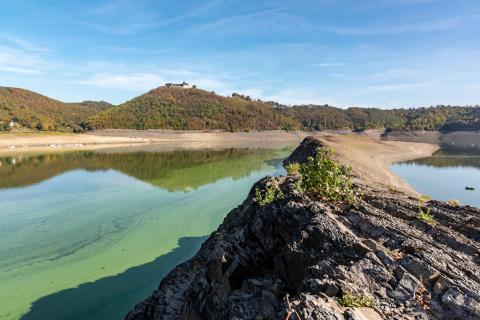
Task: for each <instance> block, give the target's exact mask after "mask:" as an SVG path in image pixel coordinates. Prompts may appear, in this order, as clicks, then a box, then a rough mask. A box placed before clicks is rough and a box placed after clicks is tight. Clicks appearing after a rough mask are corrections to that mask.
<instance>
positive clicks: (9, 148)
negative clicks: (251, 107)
mask: <svg viewBox="0 0 480 320" xmlns="http://www.w3.org/2000/svg"><path fill="white" fill-rule="evenodd" d="M318 134H320V133H318ZM318 134H316V133H312V132H303V131H291V132H287V131H259V132H221V131H209V132H205V131H163V130H143V131H140V130H101V131H91V132H88V133H81V134H80V133H79V134H75V133H57V132H39V133H36V132H32V133H27V132H25V133H23V132H19V133H13V132H10V133H3V134H0V154H3V155H6V154H18V153H31V152H55V151H75V150H93V149H101V148H105V147H113V146H129V145H132V146H133V145H140V144H163V143H165V144H167V143H168V144H172V143H197V144H200V145H205V146H209V145H212V146H215V145H230V144H231V145H238V144H240V145H241V144H242V143H243V144H244V145H246V146H247V145H248V142H249V141H252V142H265V143H268V142H269V141H272V142H289V141H290V142H296V141H298V142H300V141H301V140H302V139H303V138H304V137H306V136H308V135H318Z"/></svg>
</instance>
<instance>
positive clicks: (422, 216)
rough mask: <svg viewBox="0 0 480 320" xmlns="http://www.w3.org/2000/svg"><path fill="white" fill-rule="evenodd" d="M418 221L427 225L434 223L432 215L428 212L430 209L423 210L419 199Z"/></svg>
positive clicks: (422, 203) (422, 204)
mask: <svg viewBox="0 0 480 320" xmlns="http://www.w3.org/2000/svg"><path fill="white" fill-rule="evenodd" d="M418 220H420V221H423V222H425V223H428V224H433V223H434V222H435V219H434V217H433V214H432V213H431V212H430V208H429V207H427V208H426V209H425V210H424V202H423V201H422V198H421V197H420V198H419V199H418Z"/></svg>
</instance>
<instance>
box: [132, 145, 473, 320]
mask: <svg viewBox="0 0 480 320" xmlns="http://www.w3.org/2000/svg"><path fill="white" fill-rule="evenodd" d="M320 146H321V142H319V141H318V140H315V139H314V138H306V139H305V140H304V142H303V143H302V144H301V145H300V146H299V147H298V148H297V149H296V150H295V151H294V153H293V154H292V155H291V156H290V157H289V158H288V159H287V160H286V161H285V162H286V163H291V162H303V161H305V159H306V158H307V157H308V156H310V155H313V154H314V153H315V152H316V150H317V148H318V147H320ZM297 179H298V177H296V176H293V175H290V176H283V177H266V178H264V179H262V180H261V181H259V182H257V183H256V184H255V185H254V186H253V188H252V190H251V192H250V194H249V196H248V197H247V199H246V200H245V201H244V202H243V203H242V204H241V205H240V206H239V207H237V208H236V209H234V210H232V211H231V212H230V213H229V214H228V216H227V217H226V218H225V220H224V222H223V223H222V225H220V226H219V228H218V229H217V231H216V232H214V233H213V234H212V235H211V236H210V238H209V239H208V240H207V241H206V242H205V243H204V244H203V245H202V248H201V249H200V251H199V252H198V253H197V255H196V256H195V257H193V258H192V259H190V260H189V261H187V262H185V263H183V264H181V265H179V266H177V267H176V268H175V269H174V270H172V271H171V272H170V274H169V275H168V276H167V277H166V278H165V279H163V280H162V282H161V283H160V286H159V288H158V289H157V290H156V291H155V292H154V293H153V294H152V295H151V296H150V297H149V298H148V299H146V300H145V301H143V302H141V303H139V304H138V305H136V306H135V308H134V309H133V310H132V311H130V313H129V314H128V315H127V316H126V319H129V320H133V319H135V320H136V319H292V320H293V319H295V320H296V319H479V318H480V232H479V229H480V210H478V209H476V208H472V207H468V206H466V207H456V206H452V205H450V204H448V203H445V202H440V201H434V200H432V201H430V202H429V203H428V207H429V208H430V210H431V213H432V214H433V216H434V223H433V224H428V223H426V222H423V221H421V220H419V219H418V214H419V213H418V200H417V199H415V198H412V197H409V196H407V195H404V194H401V193H394V192H391V191H386V190H380V189H377V188H375V187H374V186H371V185H370V186H369V185H368V184H367V183H364V184H360V185H359V188H361V190H362V193H363V195H362V196H361V197H360V199H359V200H358V201H357V202H356V203H355V204H353V205H345V204H340V203H329V202H324V201H319V200H317V199H312V198H310V197H309V196H308V195H306V194H304V193H299V192H298V191H297V190H296V188H295V181H296V180H297ZM269 186H270V187H274V188H276V189H277V190H278V191H279V190H281V193H283V197H276V199H275V200H274V201H273V202H272V203H270V204H267V205H265V206H260V205H259V204H258V201H257V200H256V199H255V190H256V188H259V189H265V188H267V187H269ZM277 194H279V192H277Z"/></svg>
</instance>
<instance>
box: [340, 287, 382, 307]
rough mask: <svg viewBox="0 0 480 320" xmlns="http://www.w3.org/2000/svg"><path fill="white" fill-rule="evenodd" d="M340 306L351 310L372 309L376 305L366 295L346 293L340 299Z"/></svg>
mask: <svg viewBox="0 0 480 320" xmlns="http://www.w3.org/2000/svg"><path fill="white" fill-rule="evenodd" d="M339 304H340V305H341V306H342V307H351V308H361V307H372V306H373V305H374V300H373V299H372V298H370V297H368V296H365V295H359V294H355V293H351V292H348V291H344V292H343V294H342V297H341V298H340V299H339Z"/></svg>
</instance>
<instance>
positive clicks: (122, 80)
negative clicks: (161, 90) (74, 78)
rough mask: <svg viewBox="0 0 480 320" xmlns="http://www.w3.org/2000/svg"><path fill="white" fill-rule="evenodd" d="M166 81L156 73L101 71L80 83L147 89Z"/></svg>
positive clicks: (123, 88)
mask: <svg viewBox="0 0 480 320" xmlns="http://www.w3.org/2000/svg"><path fill="white" fill-rule="evenodd" d="M164 82H165V80H164V79H163V78H161V77H160V76H159V75H157V74H154V73H131V74H108V73H99V74H95V75H93V76H92V77H90V78H88V79H86V80H82V81H79V83H80V84H84V85H89V86H93V87H99V88H111V89H122V90H129V91H147V90H150V89H152V88H155V87H158V86H160V85H162V84H163V83H164Z"/></svg>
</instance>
